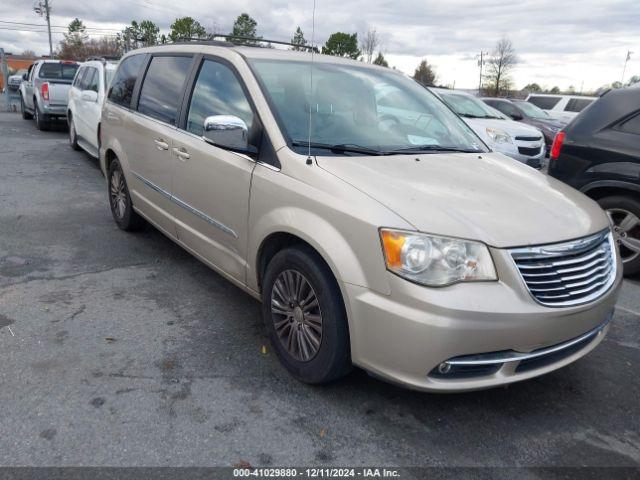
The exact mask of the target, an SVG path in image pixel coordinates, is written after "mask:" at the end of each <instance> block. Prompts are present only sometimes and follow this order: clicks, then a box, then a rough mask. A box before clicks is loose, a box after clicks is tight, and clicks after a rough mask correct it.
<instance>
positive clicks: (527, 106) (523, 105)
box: [515, 102, 551, 119]
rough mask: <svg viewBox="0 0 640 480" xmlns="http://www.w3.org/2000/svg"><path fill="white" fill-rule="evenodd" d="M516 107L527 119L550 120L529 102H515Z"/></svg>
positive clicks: (546, 114)
mask: <svg viewBox="0 0 640 480" xmlns="http://www.w3.org/2000/svg"><path fill="white" fill-rule="evenodd" d="M515 103H516V105H518V107H519V108H520V109H521V110H522V111H523V112H524V113H526V114H527V115H528V116H529V117H533V118H546V119H548V118H551V117H550V116H549V114H548V113H547V112H545V111H544V110H542V109H541V108H539V107H536V106H535V105H534V104H533V103H529V102H515Z"/></svg>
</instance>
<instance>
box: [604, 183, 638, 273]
mask: <svg viewBox="0 0 640 480" xmlns="http://www.w3.org/2000/svg"><path fill="white" fill-rule="evenodd" d="M598 203H599V204H600V206H601V207H602V208H603V209H604V210H605V211H606V212H607V215H608V216H609V219H610V220H611V223H612V224H613V236H614V238H615V241H616V243H617V244H618V247H619V248H620V257H622V266H623V267H624V274H625V275H626V276H628V275H634V274H636V273H638V272H640V202H639V201H638V200H636V199H635V198H632V197H627V196H623V195H616V196H612V197H605V198H601V199H599V200H598Z"/></svg>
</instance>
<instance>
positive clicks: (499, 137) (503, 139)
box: [487, 128, 512, 143]
mask: <svg viewBox="0 0 640 480" xmlns="http://www.w3.org/2000/svg"><path fill="white" fill-rule="evenodd" d="M487 135H489V138H490V139H491V140H493V141H494V142H495V143H512V142H511V135H509V134H508V133H507V132H505V131H503V130H499V129H497V128H487Z"/></svg>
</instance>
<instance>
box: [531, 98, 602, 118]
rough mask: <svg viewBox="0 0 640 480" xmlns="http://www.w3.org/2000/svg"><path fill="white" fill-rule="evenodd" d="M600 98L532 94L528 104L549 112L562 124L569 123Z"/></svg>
mask: <svg viewBox="0 0 640 480" xmlns="http://www.w3.org/2000/svg"><path fill="white" fill-rule="evenodd" d="M597 99H598V97H587V96H582V95H553V94H547V93H531V94H530V95H529V96H528V97H527V102H529V103H533V104H534V105H535V106H536V107H538V108H541V109H542V110H544V111H545V112H547V113H548V114H549V115H551V117H553V118H555V119H556V120H560V121H561V122H565V123H569V122H570V121H571V120H573V119H574V118H575V117H576V115H578V114H579V113H580V112H581V111H582V110H584V109H585V108H587V107H588V106H589V105H591V104H592V103H593V102H594V101H596V100H597Z"/></svg>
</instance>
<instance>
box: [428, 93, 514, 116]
mask: <svg viewBox="0 0 640 480" xmlns="http://www.w3.org/2000/svg"><path fill="white" fill-rule="evenodd" d="M439 93H440V94H441V95H442V99H443V100H444V101H445V103H446V104H447V105H449V106H450V107H451V108H452V109H453V110H455V112H456V113H457V114H458V115H460V116H462V117H468V118H494V119H500V120H504V117H503V116H502V115H499V114H498V113H497V112H496V111H495V110H494V109H493V108H491V107H490V106H489V105H487V104H486V103H484V102H483V101H481V100H478V99H477V98H473V97H472V96H470V95H464V94H460V93H449V92H447V93H444V92H439Z"/></svg>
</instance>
